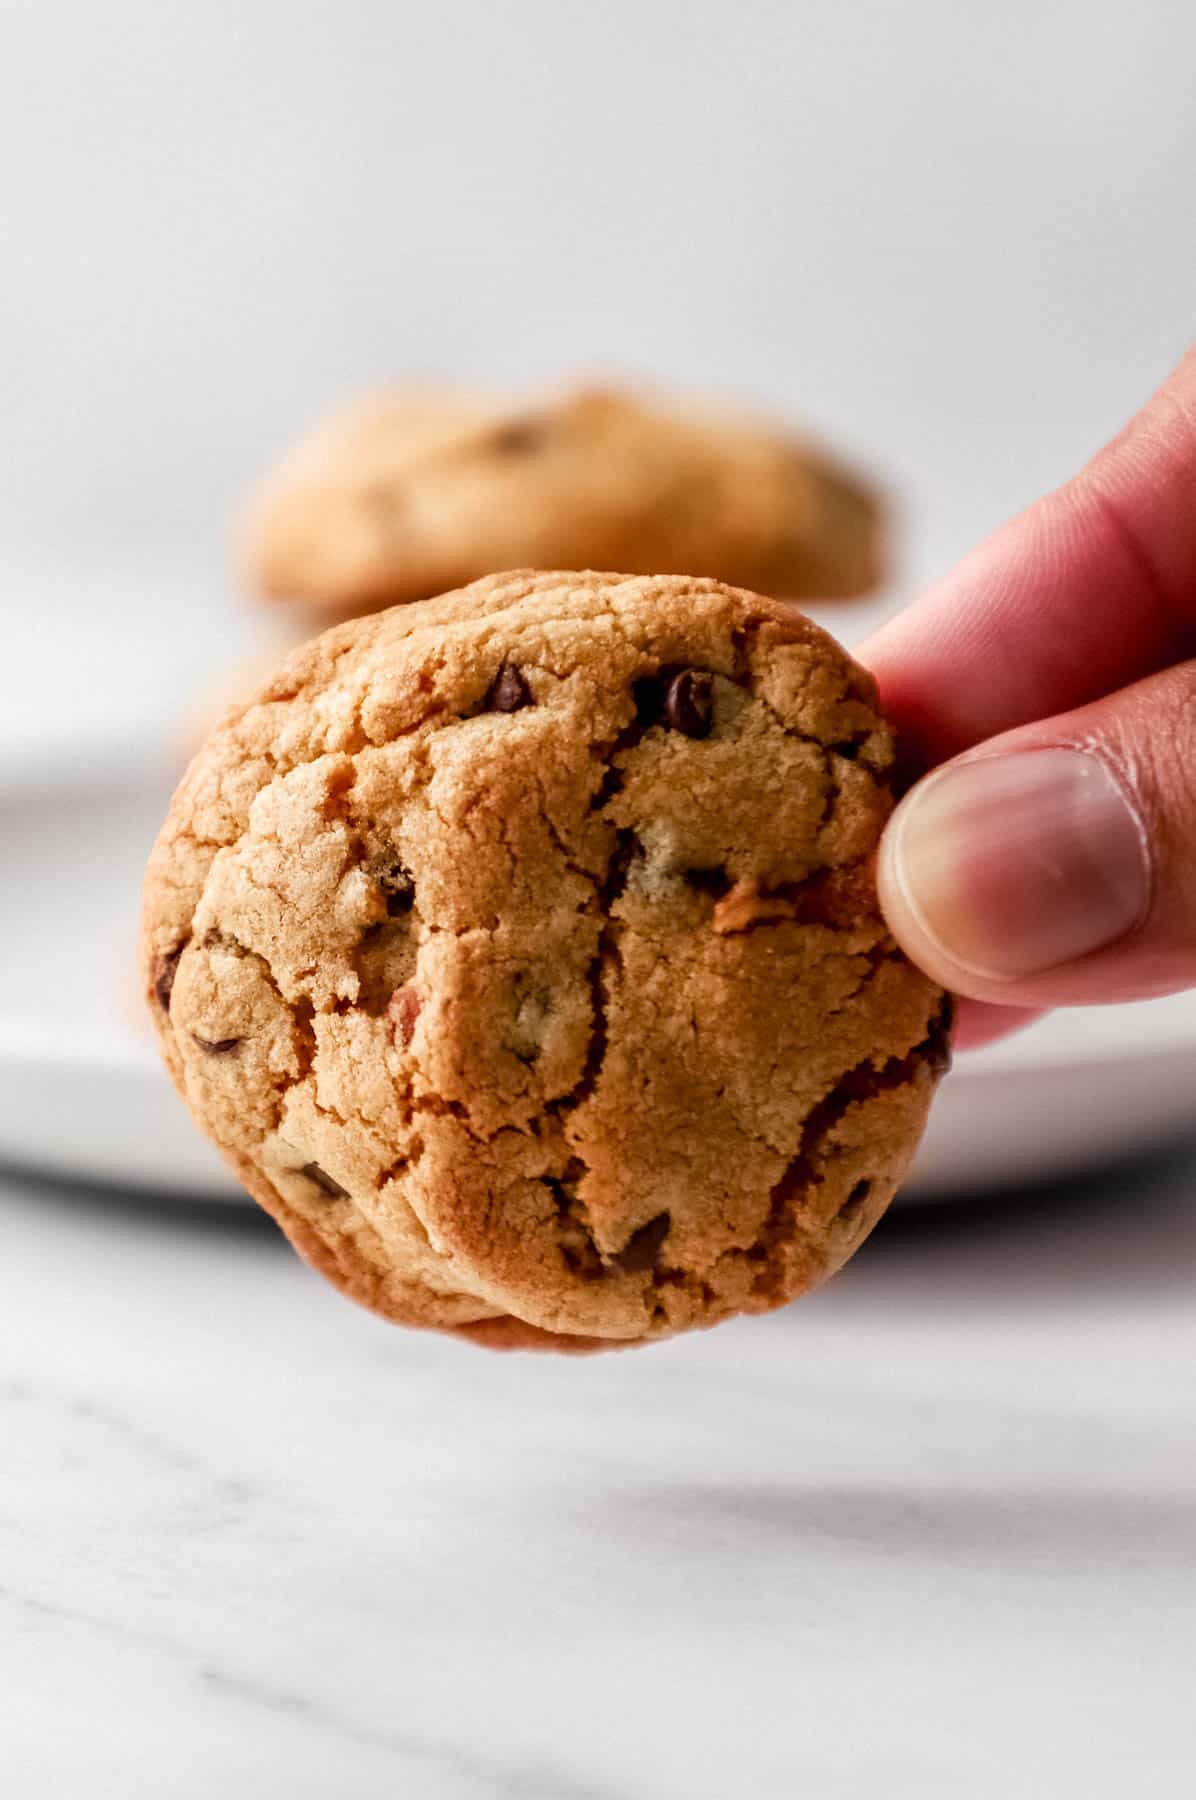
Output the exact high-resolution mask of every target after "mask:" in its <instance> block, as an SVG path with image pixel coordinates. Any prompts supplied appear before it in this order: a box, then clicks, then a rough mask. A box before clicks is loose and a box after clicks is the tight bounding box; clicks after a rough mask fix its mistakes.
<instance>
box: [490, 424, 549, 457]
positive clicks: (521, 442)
mask: <svg viewBox="0 0 1196 1800" xmlns="http://www.w3.org/2000/svg"><path fill="white" fill-rule="evenodd" d="M547 436H548V428H547V426H546V424H545V422H544V420H543V419H537V418H533V417H531V416H530V415H529V416H528V417H527V418H524V419H508V421H507V423H506V424H505V425H500V426H499V428H498V430H497V431H496V432H495V433H494V434H493V436H492V437H491V439H490V448H491V449H492V450H497V451H498V453H499V455H500V456H526V455H528V454H529V453H530V452H531V451H533V450H539V449H541V448H542V446H543V444H544V441H545V439H546V438H547Z"/></svg>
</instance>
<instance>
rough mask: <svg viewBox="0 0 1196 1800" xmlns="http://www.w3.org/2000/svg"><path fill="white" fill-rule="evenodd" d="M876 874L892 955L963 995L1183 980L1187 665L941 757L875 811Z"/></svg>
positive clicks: (1124, 989)
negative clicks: (885, 816) (888, 808)
mask: <svg viewBox="0 0 1196 1800" xmlns="http://www.w3.org/2000/svg"><path fill="white" fill-rule="evenodd" d="M879 884H880V894H881V903H882V905H883V907H884V910H885V913H886V916H887V918H888V921H889V925H890V928H891V930H892V931H893V934H894V936H895V937H896V938H897V940H898V942H899V943H900V944H901V946H902V948H903V949H904V950H905V951H906V953H907V954H908V955H909V956H910V957H912V958H913V960H914V961H915V962H917V963H918V964H920V966H921V967H922V968H923V969H925V970H926V971H927V973H928V974H930V975H932V976H934V977H935V978H936V979H937V980H939V981H941V982H943V983H944V985H945V986H947V987H949V988H951V989H952V990H954V992H956V993H958V994H963V995H967V996H969V997H970V998H973V999H977V1000H984V1001H990V1002H996V1003H997V1004H999V1005H1006V1006H1021V1007H1048V1006H1068V1005H1071V1006H1074V1005H1086V1004H1089V1005H1090V1004H1095V1003H1104V1002H1107V1001H1119V1000H1136V999H1141V998H1144V997H1146V996H1148V995H1153V994H1163V993H1169V992H1172V991H1173V990H1175V989H1177V988H1182V987H1188V986H1191V985H1196V663H1190V662H1189V663H1183V664H1180V665H1179V666H1177V667H1175V668H1172V669H1169V670H1167V671H1166V672H1165V673H1164V674H1161V675H1154V676H1151V677H1149V678H1148V679H1147V680H1144V681H1140V682H1137V683H1136V684H1135V685H1134V686H1132V687H1129V688H1124V689H1122V691H1121V692H1120V693H1116V694H1112V695H1110V696H1108V697H1107V698H1105V699H1102V700H1098V701H1096V702H1094V703H1093V704H1092V705H1089V706H1085V707H1082V708H1080V709H1079V710H1077V711H1074V712H1070V713H1064V714H1061V715H1060V716H1059V717H1057V718H1054V719H1049V720H1045V721H1042V722H1040V723H1036V724H1034V725H1027V726H1022V727H1019V728H1018V729H1017V730H1015V731H1010V732H1006V733H1004V734H1003V735H1002V736H1000V737H996V738H991V739H989V740H988V742H986V743H984V744H983V745H981V746H979V747H978V748H976V749H974V750H970V751H968V752H967V753H966V754H965V755H963V756H960V757H957V758H956V759H955V760H954V761H952V762H948V763H945V764H943V765H942V767H940V768H938V769H936V770H935V771H934V772H933V774H931V775H928V776H927V777H926V778H925V779H924V780H923V781H921V782H919V783H918V784H917V786H916V787H914V788H913V789H912V790H911V791H910V793H909V794H907V795H906V797H905V799H904V800H903V801H902V803H901V805H900V806H899V807H898V808H897V811H896V812H895V813H894V815H893V817H892V819H891V820H890V822H889V826H888V829H887V831H886V833H885V837H884V840H883V842H882V845H881V853H880V866H879Z"/></svg>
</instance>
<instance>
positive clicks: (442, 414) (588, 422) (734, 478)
mask: <svg viewBox="0 0 1196 1800" xmlns="http://www.w3.org/2000/svg"><path fill="white" fill-rule="evenodd" d="M882 556H883V551H882V543H881V515H880V508H879V503H878V501H877V500H876V498H875V496H874V495H873V494H872V493H871V491H870V490H869V489H868V488H866V487H865V486H864V485H863V484H862V483H861V482H859V481H858V480H857V479H856V478H855V477H854V476H853V475H851V474H849V473H848V472H847V471H845V470H844V469H842V468H840V467H839V466H838V465H837V464H835V463H833V462H832V461H830V460H829V459H828V458H826V457H824V456H822V455H820V454H818V453H816V452H814V451H813V450H811V449H809V448H807V447H806V446H804V445H801V444H799V443H796V442H795V441H793V440H792V439H791V438H789V437H786V436H784V435H782V434H781V433H779V432H777V431H775V430H771V429H769V428H767V427H762V426H758V425H752V424H745V423H743V422H742V421H737V420H731V419H718V418H703V417H700V416H684V415H681V414H672V413H668V412H665V411H661V410H659V409H657V408H655V407H650V406H648V405H646V404H644V403H643V402H641V401H640V400H638V399H635V398H633V397H632V396H630V395H626V394H619V393H614V392H608V391H603V390H583V391H581V392H578V393H574V394H571V395H568V396H566V397H565V398H564V399H562V400H559V401H557V402H555V403H549V402H546V403H543V404H541V405H538V406H535V407H531V408H525V409H520V410H511V409H510V408H506V409H504V408H503V407H501V406H499V405H497V404H495V403H487V402H484V401H479V400H477V399H469V398H466V397H461V396H455V395H452V394H444V395H435V394H424V395H419V394H415V395H408V396H406V397H404V396H401V395H400V396H397V397H395V398H393V399H390V400H383V401H380V402H376V403H374V404H372V405H369V406H363V407H360V408H358V409H356V410H354V411H352V412H350V413H349V414H348V415H346V416H344V417H342V418H339V419H335V420H333V421H332V422H331V423H329V424H327V425H325V426H323V427H322V428H321V429H319V430H317V431H316V432H314V433H313V434H312V436H311V437H310V438H308V439H306V440H305V441H303V442H302V443H300V444H299V445H298V446H297V447H296V448H295V449H294V450H293V451H292V452H291V454H290V456H289V457H287V458H286V460H285V461H284V462H283V463H282V465H281V467H280V468H279V469H278V470H277V471H276V472H275V473H274V474H273V475H272V476H271V477H270V478H269V479H268V481H267V482H266V484H265V486H264V488H263V490H262V492H261V494H260V496H259V498H258V500H257V503H256V505H255V506H254V508H253V510H252V514H251V518H250V522H249V528H248V533H247V559H248V563H249V570H250V578H251V581H252V583H253V585H254V586H255V587H256V589H257V590H258V591H259V592H260V593H261V594H262V595H263V596H265V597H267V598H275V599H284V600H298V601H302V602H306V603H307V604H308V605H310V606H312V607H313V608H315V609H316V610H317V611H319V612H321V613H323V614H324V616H325V617H326V618H330V617H340V618H348V617H353V616H355V615H357V614H360V613H363V612H369V611H373V610H375V609H377V608H379V607H384V606H391V605H394V604H396V603H398V602H399V601H407V600H415V599H420V598H422V597H424V596H426V595H428V594H438V593H441V592H443V591H444V590H445V589H446V588H450V587H454V586H456V585H458V584H461V583H464V582H467V581H473V580H474V579H475V578H476V577H478V576H481V575H488V574H490V573H491V572H492V571H493V570H496V569H508V568H516V567H519V568H543V569H553V568H559V567H562V566H565V567H569V568H593V569H610V568H617V569H626V570H629V571H631V572H633V573H641V574H650V573H652V572H653V571H655V570H659V569H668V570H670V571H673V572H676V573H680V574H690V575H711V576H717V577H718V578H719V579H721V580H723V581H732V582H736V583H738V584H740V585H742V586H744V587H752V588H757V589H759V590H760V591H761V592H763V593H769V594H781V595H785V596H787V597H790V598H798V599H801V598H805V599H818V598H821V599H833V598H836V597H844V596H848V595H853V594H859V593H862V592H864V591H865V590H866V589H868V588H870V587H872V586H874V585H875V584H876V582H877V581H878V580H879V579H880V575H881V572H882Z"/></svg>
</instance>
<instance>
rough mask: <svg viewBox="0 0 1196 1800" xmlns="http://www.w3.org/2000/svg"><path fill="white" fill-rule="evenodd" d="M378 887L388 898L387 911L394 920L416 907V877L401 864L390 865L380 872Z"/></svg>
mask: <svg viewBox="0 0 1196 1800" xmlns="http://www.w3.org/2000/svg"><path fill="white" fill-rule="evenodd" d="M378 886H379V887H380V888H381V889H382V892H383V894H384V896H385V898H386V910H387V912H388V913H389V915H390V917H391V918H392V919H397V918H399V917H401V915H402V914H403V913H408V912H410V911H411V908H412V907H413V906H414V905H415V877H414V875H413V874H412V873H411V870H410V869H408V868H405V867H404V866H403V864H402V863H401V862H395V863H390V864H389V865H388V866H387V867H386V868H384V869H382V870H380V871H379V874H378Z"/></svg>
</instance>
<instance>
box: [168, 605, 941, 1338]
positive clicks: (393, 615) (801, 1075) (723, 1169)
mask: <svg viewBox="0 0 1196 1800" xmlns="http://www.w3.org/2000/svg"><path fill="white" fill-rule="evenodd" d="M892 770H893V743H892V738H891V735H890V732H889V730H888V728H887V726H886V725H885V724H884V722H883V721H882V720H881V719H880V717H879V716H878V714H877V711H876V706H875V694H874V691H873V686H872V683H871V680H870V678H869V677H868V676H867V675H866V674H865V673H864V672H863V671H862V670H860V669H859V668H858V667H856V666H855V665H854V664H853V663H852V662H851V660H850V659H849V658H848V657H847V656H846V655H845V653H844V652H843V651H841V650H840V649H839V648H838V646H837V645H835V644H834V642H833V641H832V640H831V639H830V638H829V637H827V636H826V634H825V633H823V632H822V631H820V630H819V629H818V628H817V627H815V626H814V625H812V624H811V623H810V622H809V621H807V620H806V619H804V618H802V617H801V615H800V614H799V613H797V612H796V610H795V609H793V608H790V607H787V606H785V605H783V604H781V603H779V602H777V601H773V600H767V599H762V598H760V597H758V596H756V595H753V594H750V593H746V592H742V591H738V590H735V589H731V588H728V587H724V586H722V585H720V584H719V583H717V582H714V581H705V580H690V579H685V578H680V577H672V578H662V577H656V578H626V577H623V576H619V575H601V574H593V573H587V574H559V573H528V572H516V573H512V574H506V575H502V576H495V577H491V578H488V579H486V580H484V581H481V582H478V583H476V584H475V585H474V586H473V587H471V588H467V589H465V590H464V591H462V592H459V593H455V594H449V595H447V596H445V597H443V598H441V599H439V600H436V601H431V602H426V603H422V604H419V605H414V606H409V607H403V608H396V609H394V610H392V611H390V612H387V613H383V614H379V615H375V616H373V617H370V618H366V619H361V620H357V621H354V622H353V623H351V624H347V625H342V626H338V627H335V628H333V629H332V630H331V631H328V632H326V633H325V634H324V635H323V636H322V637H320V638H318V639H316V640H315V641H314V642H312V643H311V644H308V645H306V646H304V647H303V648H302V649H301V650H299V651H297V652H295V653H294V654H292V655H291V656H290V657H289V658H288V659H287V660H286V661H285V662H284V663H283V664H282V665H281V667H280V668H279V670H278V672H277V673H276V674H275V676H274V677H273V678H272V679H271V680H270V681H269V682H267V683H266V685H265V686H264V687H263V688H262V689H261V691H260V692H259V694H258V695H257V697H256V698H255V699H254V700H253V701H252V702H251V703H249V704H248V705H245V706H243V707H241V708H240V709H239V710H235V711H234V712H233V713H231V714H230V715H229V717H228V718H227V719H226V721H225V722H224V723H223V725H222V726H221V727H220V728H219V729H218V730H217V731H216V732H215V733H214V735H213V736H212V737H211V738H210V739H209V741H208V743H207V744H206V746H205V747H204V749H203V750H202V751H201V752H200V754H199V755H198V756H197V757H196V759H195V761H194V762H193V763H192V765H191V768H190V770H189V771H188V773H187V775H186V777H185V779H184V780H183V782H182V784H181V786H180V788H179V790H178V792H177V794H176V796H175V799H174V802H173V804H172V807H171V810H170V814H169V817H168V818H167V820H166V823H165V825H164V827H163V830H162V833H161V835H160V837H159V840H158V843H157V845H156V847H155V849H154V851H153V855H152V857H151V859H150V864H149V870H148V873H147V879H146V888H145V912H144V933H143V955H144V974H145V985H146V991H147V995H148V998H149V1003H150V1006H151V1009H152V1011H153V1014H154V1017H155V1020H156V1023H157V1027H158V1031H159V1035H160V1038H161V1044H162V1049H163V1053H164V1055H165V1058H166V1062H167V1065H168V1067H169V1069H170V1072H171V1074H172V1076H173V1078H174V1081H175V1083H176V1085H177V1086H178V1088H179V1091H180V1092H181V1093H182V1095H183V1097H184V1099H185V1100H186V1102H187V1104H188V1106H189V1107H190V1109H191V1111H192V1113H193V1115H194V1117H195V1119H196V1121H197V1123H198V1124H199V1125H200V1127H201V1128H202V1129H203V1130H204V1131H205V1132H206V1133H207V1134H208V1135H209V1136H210V1137H211V1138H213V1139H214V1141H215V1142H216V1143H217V1144H218V1145H219V1147H220V1148H221V1150H222V1151H223V1152H224V1154H225V1155H226V1157H227V1158H228V1159H229V1160H230V1162H231V1163H232V1165H233V1167H234V1168H235V1169H236V1170H237V1172H238V1174H239V1175H240V1177H241V1179H242V1181H243V1182H244V1184H245V1186H246V1187H247V1188H248V1190H249V1192H250V1193H251V1194H252V1195H253V1196H254V1198H255V1199H256V1200H258V1201H259V1202H260V1203H261V1205H263V1206H264V1207H265V1208H266V1209H267V1211H269V1212H270V1213H271V1214H272V1215H273V1216H274V1218H275V1219H277V1221H278V1223H279V1224H280V1225H281V1226H282V1228H283V1230H284V1231H285V1232H286V1234H287V1236H288V1237H289V1238H290V1239H291V1241H292V1243H293V1244H294V1245H295V1246H296V1248H297V1249H298V1250H300V1251H301V1252H302V1254H303V1255H304V1256H306V1257H307V1259H308V1260H309V1261H310V1262H311V1263H313V1264H314V1265H315V1266H316V1267H317V1268H318V1269H320V1270H321V1271H322V1272H323V1273H324V1274H326V1275H327V1276H329V1277H330V1278H331V1279H332V1280H333V1281H334V1282H336V1283H337V1284H338V1285H339V1286H340V1287H341V1288H342V1289H343V1290H344V1291H345V1292H346V1293H348V1294H350V1295H352V1297H353V1298H355V1299H357V1300H359V1301H362V1302H363V1303H364V1304H366V1305H368V1306H371V1307H373V1308H374V1309H375V1310H377V1311H378V1312H380V1313H383V1314H385V1315H386V1316H387V1317H388V1318H391V1319H395V1320H397V1321H400V1322H402V1323H405V1324H411V1325H423V1326H431V1327H434V1328H437V1329H441V1330H452V1331H457V1332H460V1333H462V1334H464V1335H466V1336H469V1337H472V1338H474V1339H475V1340H477V1341H479V1342H483V1343H487V1344H491V1345H495V1346H497V1347H508V1346H509V1347H518V1346H525V1345H530V1346H541V1347H553V1348H563V1349H569V1348H573V1349H588V1348H596V1347H603V1346H611V1347H613V1346H616V1345H619V1344H626V1343H632V1342H639V1341H643V1340H645V1339H651V1338H659V1337H665V1336H668V1335H670V1334H671V1333H674V1332H678V1331H682V1330H685V1329H687V1328H689V1327H692V1326H699V1325H709V1324H713V1323H716V1322H717V1321H718V1320H720V1319H723V1318H727V1317H729V1316H731V1315H733V1314H735V1313H740V1312H759V1311H764V1310H767V1309H769V1308H771V1307H775V1306H778V1305H781V1304H783V1303H784V1302H786V1301H787V1300H789V1299H791V1298H792V1297H793V1296H794V1295H796V1294H799V1293H801V1292H802V1291H804V1290H805V1289H807V1288H810V1287H812V1286H814V1285H815V1284H816V1283H817V1282H819V1281H821V1280H822V1279H823V1278H824V1277H825V1276H826V1275H828V1274H829V1273H831V1272H832V1271H833V1270H834V1269H835V1268H837V1267H838V1266H839V1265H840V1264H841V1263H842V1262H843V1261H844V1260H845V1258H846V1257H847V1256H848V1255H849V1254H850V1253H851V1251H853V1250H854V1249H855V1248H856V1246H857V1245H858V1244H859V1243H860V1242H861V1241H862V1239H863V1238H864V1237H865V1236H866V1235H867V1233H868V1232H869V1230H870V1229H871V1228H872V1226H873V1225H874V1223H875V1222H876V1220H877V1218H878V1217H879V1216H880V1214H881V1213H882V1212H883V1210H884V1208H885V1206H886V1205H887V1204H888V1201H889V1199H890V1197H891V1196H892V1194H893V1192H894V1190H895V1188H896V1186H897V1183H898V1181H899V1180H900V1178H901V1176H902V1174H903V1172H904V1170H905V1167H906V1165H907V1163H908V1161H909V1159H910V1157H911V1155H912V1153H913V1150H914V1148H915V1146H916V1144H917V1141H918V1138H919V1136H920V1134H921V1131H922V1127H923V1123H924V1120H925V1117H926V1112H927V1108H928V1106H929V1103H930V1099H931V1096H932V1093H933V1090H934V1087H935V1085H936V1082H937V1080H938V1078H939V1076H940V1074H941V1072H942V1070H943V1067H944V1066H945V1061H946V1043H947V1020H948V1013H947V1002H946V1000H945V998H944V995H943V994H942V992H941V991H940V990H939V989H938V988H937V987H935V986H934V985H933V983H931V982H930V981H928V980H927V979H926V978H925V977H924V976H923V975H922V974H921V973H920V972H919V971H917V970H916V969H914V968H913V967H912V966H911V965H910V964H909V963H908V962H907V961H906V960H905V958H904V957H903V956H902V955H901V953H900V951H899V950H898V949H897V946H896V945H895V943H894V942H893V940H892V939H891V938H890V937H889V935H888V933H887V932H886V929H885V926H884V922H883V920H882V918H881V916H880V914H879V911H878V908H877V903H876V897H875V890H874V885H873V874H872V862H873V853H874V849H875V845H876V842H877V839H878V837H879V835H880V832H881V830H882V828H883V825H884V822H885V820H886V818H887V816H888V814H889V811H890V808H891V805H892V799H891V793H890V780H891V776H892Z"/></svg>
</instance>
